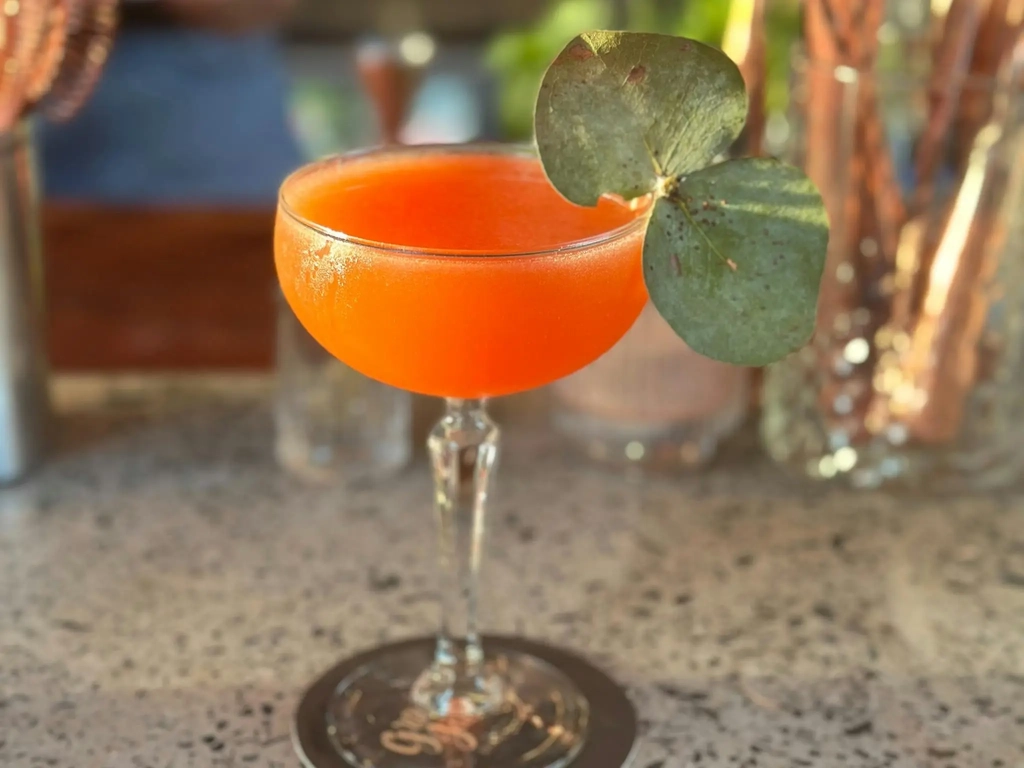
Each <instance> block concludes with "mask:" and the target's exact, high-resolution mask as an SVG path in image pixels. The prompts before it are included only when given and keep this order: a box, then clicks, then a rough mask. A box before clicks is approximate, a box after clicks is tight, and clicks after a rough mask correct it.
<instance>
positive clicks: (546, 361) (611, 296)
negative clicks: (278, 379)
mask: <svg viewBox="0 0 1024 768" xmlns="http://www.w3.org/2000/svg"><path fill="white" fill-rule="evenodd" d="M645 218H646V209H645V208H642V207H641V208H640V209H633V208H630V207H629V206H628V205H626V204H625V203H623V202H621V201H617V200H613V199H605V200H602V201H601V203H600V204H599V205H598V206H596V207H595V208H581V207H578V206H575V205H572V204H571V203H568V202H566V201H565V200H564V199H562V197H561V196H560V195H559V194H558V192H556V191H555V189H554V188H553V187H552V186H551V185H550V184H549V183H548V181H547V179H546V177H545V175H544V172H543V171H542V169H541V166H540V163H539V161H538V160H537V159H536V157H534V156H533V155H531V154H528V153H525V152H524V151H522V150H517V149H508V148H501V147H496V146H487V145H478V146H460V147H428V148H422V147H420V148H395V149H379V150H374V151H371V152H367V153H361V154H356V155H347V156H344V157H338V158H333V159H330V160H324V161H322V162H319V163H314V164H313V165H311V166H308V167H306V168H304V169H302V170H300V171H298V172H297V173H295V174H293V175H292V176H291V177H290V178H289V179H288V180H287V181H286V182H285V183H284V186H283V187H282V189H281V196H280V201H279V206H278V218H277V227H276V234H275V244H274V245H275V247H274V250H275V254H276V259H277V272H278V276H279V278H280V280H281V288H282V290H283V291H284V295H285V297H286V298H287V299H288V302H289V303H290V304H291V306H292V309H294V311H295V314H296V315H297V316H298V318H299V320H300V321H301V322H302V324H303V325H304V326H305V327H306V328H307V330H309V332H310V333H311V334H312V335H313V336H314V338H316V339H317V340H318V341H319V342H320V343H321V344H323V345H324V346H325V347H326V348H327V349H328V350H329V351H330V352H332V353H333V354H334V355H335V356H337V357H338V358H340V359H341V360H342V361H343V362H345V363H347V364H348V365H350V366H351V367H353V368H355V369H356V370H358V371H361V372H362V373H364V374H366V375H368V376H371V377H373V378H375V379H378V380H380V381H383V382H385V383H387V384H391V385H393V386H396V387H402V388H404V389H408V390H412V391H414V392H421V393H425V394H431V395H439V396H441V397H444V398H445V399H446V408H445V413H444V416H443V417H442V418H441V420H440V421H439V422H438V423H437V425H436V426H435V427H434V429H433V430H432V431H431V433H430V437H429V438H428V440H427V447H428V450H429V452H430V458H431V465H432V468H433V471H434V497H433V498H434V509H435V515H436V518H437V521H438V523H439V525H438V533H439V541H440V551H441V560H440V562H441V576H442V582H441V590H440V592H441V612H442V620H441V626H440V630H439V632H438V635H437V639H436V642H435V643H433V644H431V643H430V642H425V643H424V642H421V641H412V642H409V643H399V644H395V645H388V646H384V647H381V648H376V649H374V650H373V651H370V652H369V653H368V654H363V655H362V656H361V657H359V659H357V660H352V661H351V664H352V665H354V666H353V667H352V669H351V670H350V671H349V672H346V673H345V674H344V676H343V679H340V680H337V681H334V682H333V683H332V685H333V686H334V687H333V688H332V693H331V694H330V696H329V700H328V702H327V704H326V705H325V708H324V710H323V711H319V710H318V711H317V712H316V713H314V716H313V717H312V720H310V723H312V725H311V726H310V727H311V728H312V729H313V731H312V732H315V733H318V734H319V733H320V731H321V730H322V729H323V728H324V727H325V726H326V731H325V733H326V734H328V735H329V742H330V743H331V744H332V745H333V748H334V749H335V750H336V751H337V753H338V754H339V755H340V756H341V757H343V758H344V759H345V760H346V761H347V762H348V764H349V765H352V766H355V768H405V767H406V766H408V765H411V764H412V763H410V762H409V761H410V759H412V757H413V756H415V765H417V766H421V768H448V766H451V765H453V764H455V762H458V761H455V762H453V761H452V760H451V759H450V758H451V755H450V754H448V753H449V752H451V751H452V750H455V751H462V752H468V753H472V754H471V756H466V758H465V760H462V761H461V762H460V764H462V765H474V766H476V768H498V767H499V766H502V767H503V766H508V765H517V766H521V768H553V767H554V766H564V765H566V764H567V763H568V761H570V760H572V759H573V757H574V756H575V755H577V754H578V753H579V752H580V750H581V749H582V748H583V745H584V744H586V743H587V742H588V740H589V739H591V738H593V739H600V738H606V734H605V732H604V731H601V730H600V729H598V730H596V731H592V730H591V729H590V727H589V725H588V723H589V722H590V704H589V703H588V700H587V698H586V696H585V695H584V692H583V691H582V690H581V689H580V688H579V686H578V685H577V682H576V681H575V680H574V679H573V678H571V677H570V676H568V675H567V674H566V673H564V672H563V671H562V670H561V669H559V668H558V666H557V665H556V663H554V661H556V660H555V659H551V658H548V657H545V656H544V653H546V652H542V651H541V650H539V649H537V648H533V647H531V648H524V647H522V646H521V645H520V646H516V647H513V646H510V645H509V644H508V642H505V643H504V644H502V642H501V641H496V642H495V646H496V647H495V648H493V649H492V650H491V653H490V654H487V653H485V652H484V647H483V643H482V642H481V636H480V632H479V630H478V629H477V614H476V607H477V604H478V602H479V601H480V595H479V592H478V584H479V582H478V579H477V571H478V569H479V566H480V560H481V555H482V551H483V550H482V547H481V546H480V543H481V541H482V539H483V535H484V529H485V522H484V521H485V517H486V516H485V506H486V501H487V498H488V494H489V492H490V491H489V488H490V479H491V477H492V476H493V473H494V468H495V465H496V460H497V456H498V447H499V442H500V441H499V434H500V433H499V430H498V427H497V426H496V425H495V424H494V422H493V421H491V419H490V417H489V416H488V415H487V412H486V408H485V404H484V400H485V399H486V398H487V397H491V396H494V395H503V394H508V393H511V392H520V391H523V390H527V389H531V388H533V387H538V386H541V385H543V384H547V383H549V382H551V381H554V380H555V379H557V378H559V377H561V376H564V375H566V374H569V373H572V372H573V371H575V370H577V369H578V368H581V367H583V366H585V365H586V364H587V363H590V362H591V361H593V360H594V359H596V358H597V357H599V356H600V355H601V354H602V353H604V352H605V351H607V350H608V349H609V348H610V347H611V346H612V345H613V344H614V343H615V342H616V341H618V339H619V338H620V337H621V336H622V335H623V334H624V333H625V332H626V331H627V330H628V329H629V327H630V326H631V325H632V324H633V321H634V320H636V318H637V316H638V315H639V313H640V309H641V308H642V307H643V305H644V303H645V302H646V300H647V293H646V290H645V288H644V283H643V276H642V265H641V250H642V245H643V234H644V224H645ZM558 658H559V659H564V658H565V657H564V655H563V656H559V657H558ZM347 663H348V662H343V663H342V665H341V667H339V668H345V669H348V667H347V666H345V665H346V664H347ZM583 664H584V662H582V661H581V660H579V659H577V660H575V661H574V662H572V665H571V666H573V668H574V669H577V670H579V669H580V668H581V666H580V665H583ZM595 676H599V673H598V672H597V671H596V670H591V671H589V672H587V674H586V677H588V679H589V678H593V677H595ZM602 695H603V694H602ZM607 704H608V702H607V701H602V705H603V706H606V705H607ZM620 704H621V708H622V709H624V710H625V711H627V712H628V711H629V704H628V702H627V701H626V700H625V697H624V696H623V697H622V700H621V702H620ZM317 706H318V707H319V706H320V705H319V704H318V705H317ZM617 711H621V710H617ZM620 719H622V718H620ZM626 720H628V717H626V718H625V720H623V722H624V723H625V725H624V727H626V729H627V730H628V725H629V724H628V722H625V721H626ZM605 730H607V729H605ZM553 734H556V735H557V738H553V737H552V735H553ZM321 735H323V734H321ZM442 737H443V742H442V740H441V739H442ZM315 738H316V739H319V738H320V737H319V736H316V737H315ZM612 740H613V741H614V738H613V739H612ZM300 741H301V740H300ZM626 743H627V744H628V743H629V742H628V741H627V742H626ZM593 748H594V749H596V750H597V751H598V752H601V751H602V750H603V749H604V748H603V747H602V746H601V742H600V741H598V742H597V744H596V746H594V747H593ZM301 749H302V747H301V746H300V750H301ZM304 754H305V753H304ZM307 757H308V755H307ZM307 762H310V764H312V761H307Z"/></svg>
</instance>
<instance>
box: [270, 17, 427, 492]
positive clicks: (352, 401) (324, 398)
mask: <svg viewBox="0 0 1024 768" xmlns="http://www.w3.org/2000/svg"><path fill="white" fill-rule="evenodd" d="M410 40H412V41H413V42H414V43H418V44H417V45H414V46H410V45H409V41H410ZM424 41H426V42H424ZM433 50H434V48H433V41H432V40H431V39H430V38H429V37H426V36H425V35H424V34H423V33H415V32H414V33H409V34H406V35H404V36H402V37H399V38H396V39H386V38H381V37H370V38H366V39H364V40H362V41H361V42H360V43H359V44H358V45H357V46H356V51H355V57H354V58H355V70H356V74H357V75H358V78H359V81H360V84H361V86H362V90H363V92H364V93H365V95H366V97H367V99H368V101H369V104H370V106H372V108H373V112H374V114H375V116H376V122H377V136H378V139H379V141H380V143H382V144H397V143H398V142H399V134H400V131H401V128H402V125H403V124H404V123H405V120H406V117H407V115H408V112H409V108H410V105H411V103H412V100H413V97H414V96H415V94H416V91H417V88H418V86H419V83H420V80H421V77H422V71H423V68H424V67H426V66H427V65H428V64H429V63H430V60H431V58H432V57H433ZM410 51H411V53H412V54H415V55H411V54H410ZM277 378H278V394H277V404H276V409H275V418H276V422H277V443H276V453H277V458H278V461H279V462H280V463H281V465H282V466H284V467H285V468H287V469H289V470H291V471H292V472H294V473H295V474H297V475H299V476H302V477H305V478H308V479H313V480H319V481H327V482H329V481H330V480H332V479H334V478H337V477H339V476H341V475H345V476H349V477H369V478H378V479H379V478H381V477H387V476H388V475H391V474H393V473H395V472H397V471H399V470H401V469H402V468H403V467H404V466H405V465H406V464H408V463H409V460H410V459H411V457H412V396H411V395H410V394H409V393H408V392H405V391H402V390H399V389H395V388H394V387H389V386H387V385H386V384H381V383H380V382H377V381H374V380H372V379H369V378H367V377H365V376H363V375H362V374H361V373H358V372H357V371H354V370H353V369H351V368H349V367H348V366H347V365H345V364H344V363H342V362H340V361H339V360H338V359H337V358H335V357H334V356H333V355H331V354H329V353H328V352H327V351H326V350H324V348H323V347H322V346H320V344H319V343H317V341H316V340H315V339H313V337H312V336H310V335H309V334H308V333H307V332H306V330H305V329H304V328H303V327H302V325H301V324H300V323H299V321H298V319H297V318H296V317H295V314H294V313H293V312H292V310H291V307H289V306H288V303H287V302H286V301H284V297H283V296H281V295H280V293H278V308H277Z"/></svg>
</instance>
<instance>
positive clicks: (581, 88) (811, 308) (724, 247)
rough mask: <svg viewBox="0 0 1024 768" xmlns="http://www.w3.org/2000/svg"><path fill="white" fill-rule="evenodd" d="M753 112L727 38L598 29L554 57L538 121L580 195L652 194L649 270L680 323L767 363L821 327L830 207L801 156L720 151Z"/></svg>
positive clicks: (573, 196) (549, 166)
mask: <svg viewBox="0 0 1024 768" xmlns="http://www.w3.org/2000/svg"><path fill="white" fill-rule="evenodd" d="M746 113H747V95H746V90H745V88H744V85H743V77H742V76H741V75H740V72H739V69H738V68H737V67H736V65H735V64H734V63H733V62H732V61H731V60H730V59H729V57H728V56H726V55H725V54H724V53H722V52H721V51H719V50H718V49H716V48H712V47H710V46H707V45H704V44H702V43H698V42H696V41H694V40H688V39H686V38H681V37H674V36H671V35H657V34H646V33H636V32H587V33H585V34H582V35H579V36H578V37H576V38H575V39H573V40H572V41H571V42H570V43H569V44H568V45H567V46H566V47H565V48H564V49H563V50H562V52H561V53H560V54H559V55H558V57H557V58H556V59H555V60H554V62H553V63H552V64H551V66H550V67H549V68H548V71H547V73H546V74H545V76H544V80H543V82H542V84H541V88H540V93H539V95H538V97H537V109H536V114H535V123H534V128H535V132H536V139H537V148H538V150H539V153H540V159H541V163H542V164H543V166H544V171H545V173H546V174H547V176H548V179H549V180H550V181H551V183H552V184H553V185H554V187H555V188H556V189H557V190H558V191H559V192H560V193H561V194H562V195H563V196H564V197H565V198H566V199H568V200H569V201H571V202H574V203H577V204H579V205H595V204H596V203H597V200H598V198H600V197H601V195H603V194H616V195H619V196H621V197H623V198H625V199H626V200H632V199H634V198H637V197H641V196H644V195H648V194H650V195H653V196H654V198H655V202H654V206H653V210H652V212H651V216H650V219H649V222H648V228H647V235H646V238H645V242H644V255H643V261H644V267H643V268H644V279H645V281H646V283H647V290H648V293H649V294H650V297H651V302H652V303H653V304H654V307H655V309H657V310H658V312H659V313H660V314H661V315H662V317H664V318H665V320H666V321H667V322H668V324H669V325H670V326H671V327H672V328H673V329H674V330H675V332H676V333H677V334H678V335H679V336H680V337H681V338H682V339H683V340H684V341H685V342H686V343H687V344H688V345H689V346H690V347H691V348H692V349H693V350H695V351H696V352H699V353H700V354H703V355H706V356H707V357H711V358H714V359H716V360H721V361H723V362H727V363H733V364H735V365H765V364H767V363H770V362H773V361H775V360H779V359H781V358H783V357H785V356H786V355H787V354H789V353H791V352H793V351H795V350H797V349H799V348H800V347H802V346H803V345H804V344H806V343H807V341H808V340H809V339H810V337H811V334H812V333H813V331H814V322H815V314H816V307H817V301H818V287H819V284H820V282H821V276H822V272H823V270H824V266H825V252H826V248H827V245H828V218H827V215H826V213H825V208H824V205H823V204H822V201H821V196H820V195H819V194H818V191H817V190H816V189H815V187H814V185H813V184H812V183H811V181H810V180H809V179H807V177H806V176H804V175H803V173H801V172H800V171H799V170H797V169H796V168H793V167H791V166H788V165H786V164H785V163H781V162H779V161H776V160H768V159H759V158H746V159H739V160H727V161H725V162H721V163H717V164H713V165H712V163H713V162H714V160H715V158H716V157H717V156H719V155H720V154H721V153H722V152H723V151H724V150H725V149H727V148H728V147H729V146H730V145H731V144H732V143H733V141H735V139H736V137H737V136H738V135H739V133H740V131H741V130H742V128H743V124H744V122H745V120H746Z"/></svg>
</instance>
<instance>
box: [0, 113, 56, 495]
mask: <svg viewBox="0 0 1024 768" xmlns="http://www.w3.org/2000/svg"><path fill="white" fill-rule="evenodd" d="M43 324H44V314H43V264H42V247H41V233H40V223H39V189H38V183H37V176H36V169H35V162H34V156H33V151H32V140H31V131H30V129H29V127H28V126H27V125H25V124H22V125H19V126H18V127H17V128H15V129H14V130H12V131H10V132H9V133H5V134H0V484H8V483H13V482H16V481H18V480H20V479H22V478H23V477H24V476H25V475H26V474H27V473H28V472H29V471H31V470H32V468H33V467H34V466H36V464H38V462H39V461H40V459H41V458H42V455H43V451H44V448H45V444H46V432H47V422H48V413H49V397H48V390H47V363H46V352H45V341H44V333H43V330H44V328H43Z"/></svg>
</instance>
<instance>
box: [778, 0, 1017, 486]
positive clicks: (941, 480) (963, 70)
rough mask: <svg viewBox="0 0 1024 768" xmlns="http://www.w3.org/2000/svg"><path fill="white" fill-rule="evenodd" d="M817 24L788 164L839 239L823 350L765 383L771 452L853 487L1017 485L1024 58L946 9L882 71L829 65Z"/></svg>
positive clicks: (796, 104) (825, 288)
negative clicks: (931, 39)
mask: <svg viewBox="0 0 1024 768" xmlns="http://www.w3.org/2000/svg"><path fill="white" fill-rule="evenodd" d="M966 5H970V4H967V3H962V4H953V6H951V8H953V9H956V8H960V9H961V10H963V6H966ZM993 5H994V6H999V4H993ZM808 19H809V20H810V23H809V26H808V28H807V34H808V40H807V43H808V51H809V53H807V54H802V55H801V56H800V57H799V58H798V59H797V63H796V67H795V81H794V91H793V109H792V128H793V130H792V134H791V147H790V148H791V152H790V154H791V157H792V159H793V160H794V161H795V162H797V163H798V164H801V165H803V167H804V168H805V169H806V170H807V172H808V174H809V175H810V176H811V178H812V179H814V180H815V181H816V183H818V185H819V187H820V189H821V190H822V193H823V195H824V197H825V202H826V205H827V206H828V208H829V214H830V218H831V220H832V235H831V242H830V251H829V256H828V262H827V266H826V269H825V275H824V279H823V283H822V293H821V301H820V304H819V313H818V331H817V334H816V337H815V340H814V343H813V344H812V345H811V346H809V347H807V348H805V349H804V350H803V351H802V352H800V353H799V354H796V355H793V356H792V357H790V358H789V359H787V360H786V361H784V362H782V363H780V364H778V365H776V366H774V367H773V368H771V369H770V370H769V372H768V374H767V376H766V385H765V393H764V412H763V422H762V432H763V437H764V441H765V444H766V446H767V449H768V451H769V453H770V454H771V455H772V456H773V457H774V458H775V459H776V460H778V461H779V462H781V463H783V464H787V465H791V466H793V467H795V468H797V469H798V470H800V471H801V472H804V473H806V474H807V475H809V476H811V477H815V478H833V477H837V476H839V477H843V478H844V479H846V480H848V481H849V482H850V483H851V484H853V485H855V486H866V487H874V486H878V485H881V484H883V483H889V482H893V481H900V482H902V483H904V484H911V485H920V484H922V483H924V482H925V481H927V482H928V483H929V485H931V486H933V487H934V486H936V485H938V484H941V485H943V486H946V485H950V486H962V487H975V488H981V487H985V488H991V487H995V486H1000V485H1005V484H1008V483H1010V482H1012V481H1014V480H1015V479H1016V478H1018V477H1019V476H1020V473H1021V471H1022V470H1024V433H1022V432H1021V430H1020V424H1021V421H1022V419H1024V387H1022V386H1021V384H1020V382H1021V380H1022V378H1024V195H1022V192H1024V184H1022V181H1024V144H1022V131H1021V127H1022V120H1021V116H1022V110H1021V106H1022V99H1021V90H1020V84H1021V82H1022V81H1021V72H1022V66H1021V65H1022V64H1024V55H1022V53H1024V47H1022V44H1021V43H1020V42H1017V43H1016V44H1014V42H1013V39H1012V37H1011V38H1010V39H1009V40H1004V39H1002V38H1001V35H1002V34H1003V33H1004V32H1005V33H1009V32H1012V28H1010V27H1009V26H1008V25H1006V24H992V25H989V26H988V27H986V26H985V25H984V24H983V25H980V26H978V25H971V24H968V23H967V22H966V21H965V20H964V19H959V18H957V17H955V15H954V14H953V12H951V15H950V17H949V18H947V19H945V23H944V26H943V33H942V34H941V35H940V36H939V42H938V43H937V44H935V46H934V47H932V46H930V45H924V46H921V50H922V51H923V53H922V54H921V55H918V50H919V49H917V48H915V47H914V46H910V45H907V46H904V49H903V52H902V54H901V56H900V57H899V62H900V64H899V66H900V67H901V69H900V71H898V72H888V71H887V70H884V69H882V68H881V66H880V65H878V64H877V62H875V61H872V60H870V59H868V60H864V59H862V60H851V61H850V62H848V63H847V62H843V61H839V62H837V61H835V60H834V59H833V60H829V59H828V56H827V53H824V54H823V53H822V51H823V50H824V51H826V52H827V51H834V50H836V48H835V47H830V45H829V42H830V40H829V39H828V36H830V35H835V34H837V32H836V30H835V29H834V28H828V27H826V26H825V25H822V26H821V27H819V28H815V26H814V24H813V16H808ZM833 26H834V25H833ZM985 29H988V35H989V37H991V38H992V39H983V34H982V33H983V31H984V30H985ZM841 32H842V30H839V33H841ZM974 36H976V38H975V39H973V40H972V39H970V38H971V37H974ZM823 38H825V39H824V42H823ZM856 39H864V40H871V39H873V38H872V37H871V36H869V35H862V36H857V38H856ZM972 46H973V51H974V53H973V55H972V54H971V51H972ZM816 51H817V52H818V54H819V57H818V58H815V57H814V54H815V52H816ZM965 52H966V55H964V54H965ZM954 54H956V55H954ZM922 57H923V61H924V66H923V67H922V68H920V69H918V70H917V71H916V73H915V72H914V71H910V70H911V66H910V62H918V63H920V62H921V61H922ZM883 58H884V57H880V58H879V61H883ZM979 59H980V61H979ZM890 63H891V62H890ZM983 65H984V66H983Z"/></svg>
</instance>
